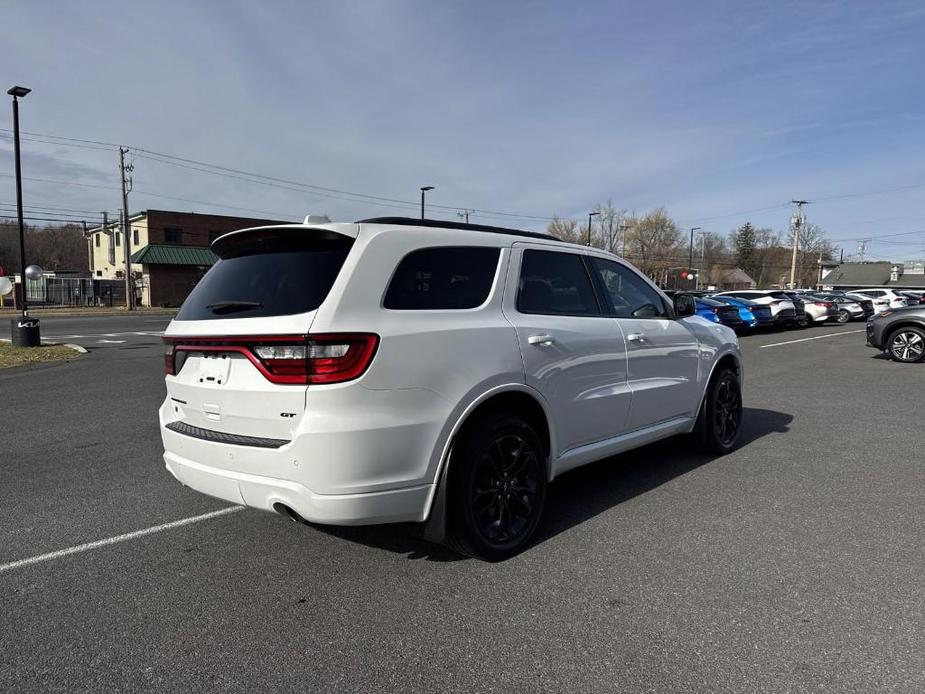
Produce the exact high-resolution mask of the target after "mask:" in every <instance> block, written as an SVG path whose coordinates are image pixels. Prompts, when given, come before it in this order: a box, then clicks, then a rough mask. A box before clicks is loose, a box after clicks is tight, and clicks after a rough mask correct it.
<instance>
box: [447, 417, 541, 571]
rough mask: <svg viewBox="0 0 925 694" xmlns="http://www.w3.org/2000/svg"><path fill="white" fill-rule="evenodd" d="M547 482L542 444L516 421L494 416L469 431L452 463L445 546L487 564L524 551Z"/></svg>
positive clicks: (535, 435) (474, 424) (452, 458)
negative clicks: (484, 561)
mask: <svg viewBox="0 0 925 694" xmlns="http://www.w3.org/2000/svg"><path fill="white" fill-rule="evenodd" d="M546 478H547V472H546V455H545V453H544V452H543V445H542V443H541V442H540V438H539V436H538V435H537V433H536V431H534V430H533V427H531V426H530V425H529V424H528V423H527V422H526V421H524V420H523V419H521V418H520V417H516V416H513V415H507V414H495V415H493V416H485V417H482V418H480V419H479V420H477V421H475V422H473V423H472V424H471V425H470V426H467V427H466V430H465V431H464V433H463V435H462V437H461V440H460V441H459V442H458V443H457V444H456V445H455V446H454V449H453V454H452V456H451V459H450V468H449V475H448V478H447V482H448V485H449V486H448V488H447V493H448V499H447V502H448V504H449V518H448V520H449V527H448V529H447V530H448V532H447V545H448V546H449V547H450V548H451V549H453V550H455V551H456V552H459V553H460V554H464V555H467V556H470V557H477V558H479V559H484V560H486V561H500V560H502V559H507V558H508V557H511V556H513V555H515V554H517V553H518V552H520V551H522V550H523V549H524V548H525V547H526V546H527V545H528V544H529V542H530V539H531V537H532V536H533V533H534V531H535V530H536V526H537V525H538V524H539V521H540V517H541V515H542V513H543V505H544V503H545V501H546Z"/></svg>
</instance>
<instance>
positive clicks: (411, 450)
mask: <svg viewBox="0 0 925 694" xmlns="http://www.w3.org/2000/svg"><path fill="white" fill-rule="evenodd" d="M212 250H213V252H214V253H215V254H216V255H217V256H218V261H217V262H216V263H215V264H214V265H213V266H212V267H211V268H210V269H209V271H208V272H207V273H206V274H205V276H204V277H203V278H202V279H201V280H200V281H199V283H198V284H197V285H196V286H195V287H194V289H193V290H192V292H191V293H190V294H189V296H188V298H187V299H186V301H185V302H184V304H183V306H182V307H181V309H180V311H179V313H178V314H177V315H176V317H175V318H174V319H173V320H172V321H171V323H170V325H169V326H168V328H167V330H166V333H165V336H164V343H165V355H164V364H165V372H166V376H165V380H166V385H167V397H166V399H165V400H164V402H163V404H162V406H161V408H160V411H159V419H160V431H161V436H162V439H163V444H164V450H165V452H164V460H165V463H166V466H167V469H168V470H169V471H170V473H171V474H172V475H173V476H174V477H176V479H177V480H178V481H180V482H181V483H183V484H185V485H187V486H189V487H191V488H193V489H196V490H198V491H200V492H203V493H205V494H209V495H211V496H215V497H218V498H221V499H225V500H227V501H230V502H232V503H236V504H244V505H247V506H251V507H254V508H258V509H263V510H266V511H275V512H277V513H279V514H282V515H284V516H287V517H289V518H292V519H294V520H299V521H310V522H314V523H326V524H333V525H362V524H375V523H392V522H407V521H411V522H417V523H421V524H423V533H424V536H425V537H426V538H428V539H430V540H434V541H446V542H447V543H448V544H449V545H450V546H452V547H453V548H455V549H456V550H457V551H460V552H462V553H465V554H469V555H472V556H477V557H481V558H484V559H489V560H496V559H502V558H504V557H507V556H510V555H511V554H513V553H515V552H518V551H520V550H521V549H523V548H524V547H525V546H526V545H527V543H528V542H529V541H530V538H531V536H532V535H533V533H534V530H535V529H536V527H537V524H538V523H539V521H540V516H541V514H542V511H543V505H544V500H545V498H546V490H547V484H548V483H549V482H551V481H552V480H554V479H555V478H556V477H557V476H558V475H559V474H561V473H563V472H565V471H566V470H569V469H572V468H575V467H577V466H580V465H584V464H586V463H589V462H591V461H594V460H599V459H601V458H604V457H607V456H610V455H613V454H615V453H619V452H622V451H626V450H630V449H633V448H636V447H638V446H641V445H644V444H647V443H650V442H652V441H655V440H658V439H662V438H665V437H669V436H673V435H676V434H685V433H693V434H694V440H695V441H696V442H697V443H698V445H702V446H703V447H705V448H706V449H707V450H710V451H713V452H714V453H718V454H722V453H726V452H728V451H730V450H732V449H733V448H734V447H735V445H736V442H737V441H738V435H739V430H740V423H741V420H742V395H741V383H742V360H741V355H740V352H739V346H738V342H737V339H736V336H735V333H734V332H733V331H732V330H731V329H729V328H727V327H726V326H723V325H719V324H716V323H709V322H707V321H705V320H703V319H702V318H699V317H697V316H695V315H694V314H695V310H696V308H695V304H694V300H693V298H692V297H691V296H690V295H688V294H678V295H676V296H675V298H674V301H671V300H669V299H668V297H667V296H666V295H665V294H664V293H662V292H661V291H660V290H659V289H658V288H657V287H656V286H655V285H654V284H653V283H652V282H651V281H650V280H649V279H648V278H647V277H645V276H644V275H643V274H642V273H640V272H639V271H638V270H636V269H635V268H634V267H633V266H632V265H630V264H629V263H627V262H626V261H624V260H622V259H621V258H618V257H616V256H614V255H611V254H609V253H606V252H604V251H599V250H597V249H593V248H589V247H586V246H580V245H575V244H568V243H564V242H561V241H558V240H556V239H555V238H553V237H551V236H547V235H545V234H534V233H529V232H522V231H516V230H511V229H501V228H496V227H487V226H480V225H475V224H471V225H470V224H461V223H453V222H440V221H432V220H426V221H425V220H415V219H406V218H397V217H389V218H380V219H369V220H364V221H361V222H357V223H351V224H320V225H318V224H310V223H308V220H306V223H305V224H292V225H282V226H269V227H261V228H254V229H244V230H241V231H236V232H232V233H229V234H225V235H224V236H221V237H219V238H218V239H216V240H215V241H214V242H213V243H212ZM576 503H579V504H580V503H581V502H580V501H577V502H576Z"/></svg>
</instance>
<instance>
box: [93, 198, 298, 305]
mask: <svg viewBox="0 0 925 694" xmlns="http://www.w3.org/2000/svg"><path fill="white" fill-rule="evenodd" d="M289 223H290V222H286V221H281V220H274V219H253V218H250V217H228V216H225V215H217V214H199V213H195V212H171V211H168V210H146V211H144V212H140V213H138V214H135V215H132V216H130V217H129V228H130V230H131V232H130V233H131V235H130V241H131V245H130V249H131V252H132V258H131V261H132V263H131V265H132V277H133V279H134V284H135V295H136V297H137V298H138V300H139V305H141V306H179V305H180V304H181V303H183V299H185V298H186V295H187V294H189V292H190V290H191V289H192V288H193V287H194V286H195V285H196V282H198V281H199V278H200V277H202V275H203V274H204V273H205V271H206V270H208V269H209V267H210V266H211V265H212V263H214V262H215V256H214V255H213V254H212V252H211V251H210V250H209V244H211V243H212V241H214V240H215V239H216V238H218V237H219V236H221V235H222V234H225V233H227V232H229V231H235V230H236V229H245V228H247V227H255V226H264V225H267V224H289ZM124 241H125V239H123V238H122V230H121V225H120V224H119V222H118V221H113V222H111V223H109V224H108V225H106V226H105V227H104V226H103V225H100V226H98V227H94V228H93V229H90V230H89V232H88V239H87V244H88V247H87V250H88V253H89V257H90V274H91V275H92V276H93V277H95V278H98V279H119V278H123V277H125V247H124V246H123V244H124Z"/></svg>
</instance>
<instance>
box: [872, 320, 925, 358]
mask: <svg viewBox="0 0 925 694" xmlns="http://www.w3.org/2000/svg"><path fill="white" fill-rule="evenodd" d="M867 344H868V345H870V346H871V347H875V348H876V349H879V350H882V351H884V352H885V353H886V354H888V355H890V357H891V358H892V359H893V360H895V361H901V362H906V363H912V362H919V361H922V360H923V359H925V307H923V306H908V307H903V308H897V309H888V310H886V311H884V312H883V313H881V314H879V315H877V316H874V317H873V318H871V319H870V320H869V321H867Z"/></svg>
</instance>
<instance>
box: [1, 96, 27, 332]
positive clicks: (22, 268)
mask: <svg viewBox="0 0 925 694" xmlns="http://www.w3.org/2000/svg"><path fill="white" fill-rule="evenodd" d="M30 91H32V90H31V89H27V88H26V87H11V88H10V89H9V90H7V92H6V93H7V94H9V95H10V96H12V97H13V160H14V161H15V164H14V166H15V168H16V217H17V219H18V220H19V279H20V282H21V283H22V315H23V318H25V317H26V316H28V315H29V307H28V304H26V225H25V222H24V220H23V212H22V161H21V159H20V155H19V99H20V98H22V97H24V96H25V95H26V94H28V93H29V92H30Z"/></svg>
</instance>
